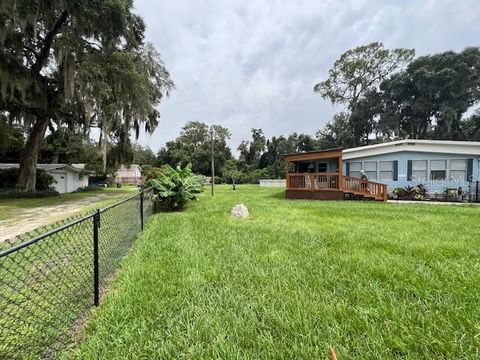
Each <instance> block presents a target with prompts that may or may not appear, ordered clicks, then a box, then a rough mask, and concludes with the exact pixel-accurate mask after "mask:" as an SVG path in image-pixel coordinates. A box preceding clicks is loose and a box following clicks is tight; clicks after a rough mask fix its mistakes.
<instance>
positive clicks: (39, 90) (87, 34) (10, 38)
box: [0, 0, 158, 191]
mask: <svg viewBox="0 0 480 360" xmlns="http://www.w3.org/2000/svg"><path fill="white" fill-rule="evenodd" d="M132 7H133V2H132V0H110V1H109V2H108V3H107V4H106V3H104V2H98V1H94V0H86V1H82V2H78V1H74V0H61V1H47V2H45V1H43V2H37V1H34V0H25V1H22V2H18V1H9V2H5V3H3V4H2V6H1V8H0V39H1V40H0V42H1V45H2V46H1V47H0V82H1V84H0V88H1V90H2V91H1V94H0V112H2V113H3V114H5V115H7V116H8V117H9V118H10V119H11V121H13V120H15V121H17V122H19V123H22V124H23V125H25V126H27V127H30V131H29V135H28V139H27V141H26V144H25V149H24V151H23V153H22V156H21V159H20V173H19V183H18V185H19V189H20V190H22V191H31V190H34V189H35V172H36V163H37V158H38V154H39V151H40V148H41V145H42V142H43V139H44V136H45V132H46V129H47V127H48V125H49V124H50V123H52V122H56V123H57V124H59V123H63V122H69V121H71V122H72V121H73V122H76V123H78V124H82V125H84V126H86V127H88V126H89V125H90V124H89V122H90V120H91V119H90V117H89V116H88V113H89V111H88V106H89V102H88V101H85V99H86V98H88V95H89V93H88V85H85V84H84V83H83V81H79V80H81V78H79V76H78V75H79V69H82V66H83V65H84V61H88V60H89V59H90V57H91V54H96V55H97V56H98V57H99V58H100V59H101V60H99V61H97V65H98V66H100V67H102V66H103V65H104V64H105V63H104V60H105V59H106V55H107V54H108V53H106V52H104V51H105V49H109V50H110V49H117V50H118V51H123V52H127V53H130V52H135V51H136V50H137V49H139V47H140V46H141V45H142V42H143V32H144V24H143V21H142V19H141V18H140V17H138V16H137V15H134V14H133V13H132ZM105 19H108V21H106V20H105ZM139 66H140V67H141V66H142V65H139ZM119 70H120V73H122V71H123V69H121V68H120V69H119ZM150 70H151V69H148V68H147V67H145V70H144V71H143V73H144V74H148V72H149V71H150ZM114 84H115V85H117V86H120V85H118V84H117V83H116V82H115V83H114ZM145 84H146V83H145ZM151 85H152V86H154V85H155V84H154V83H153V82H152V83H151ZM144 86H150V85H144ZM135 90H137V89H135ZM132 91H133V90H132ZM144 94H145V92H141V93H139V95H138V96H142V95H144ZM157 95H158V94H157ZM151 97H153V98H155V92H154V91H150V92H149V96H147V97H145V98H144V99H143V101H152V98H151ZM156 98H157V99H158V96H157V97H156ZM138 101H140V100H138ZM153 103H154V102H153ZM122 105H123V104H122ZM123 108H124V109H126V110H128V109H129V106H128V104H127V106H124V107H123ZM142 115H144V113H142ZM154 115H155V114H154V113H151V114H150V116H154ZM125 119H126V120H128V122H130V121H133V122H134V121H135V116H131V114H130V113H128V112H127V113H126V114H125ZM125 123H127V121H125Z"/></svg>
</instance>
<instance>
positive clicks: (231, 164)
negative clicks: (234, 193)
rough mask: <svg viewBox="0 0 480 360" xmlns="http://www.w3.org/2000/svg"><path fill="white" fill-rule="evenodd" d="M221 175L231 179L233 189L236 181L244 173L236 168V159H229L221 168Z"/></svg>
mask: <svg viewBox="0 0 480 360" xmlns="http://www.w3.org/2000/svg"><path fill="white" fill-rule="evenodd" d="M223 176H224V177H226V178H228V179H230V180H231V181H232V189H233V190H235V185H236V183H237V182H238V181H239V180H241V179H242V177H243V176H244V174H243V173H242V172H241V171H240V170H238V167H237V161H236V160H235V159H229V160H228V161H227V163H226V164H225V167H224V169H223Z"/></svg>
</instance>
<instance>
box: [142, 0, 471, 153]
mask: <svg viewBox="0 0 480 360" xmlns="http://www.w3.org/2000/svg"><path fill="white" fill-rule="evenodd" d="M135 8H136V11H137V13H139V14H140V15H141V16H142V17H143V18H144V20H145V22H146V25H147V31H146V39H147V41H149V42H151V43H153V44H154V45H155V47H156V48H157V50H158V51H159V52H160V53H161V55H162V59H163V60H164V61H165V63H166V66H167V68H168V70H169V71H170V73H171V75H172V77H173V80H174V81H175V84H176V90H175V91H173V93H172V94H171V96H170V98H168V99H166V100H165V101H164V102H163V103H162V104H161V105H160V109H159V110H160V112H161V114H162V117H161V120H160V125H159V127H158V128H157V130H156V131H155V133H154V134H153V135H152V136H142V137H141V139H140V143H141V144H143V145H149V146H150V147H151V148H152V149H153V150H154V151H156V150H158V149H159V148H160V147H161V146H163V145H164V143H165V142H166V141H169V140H172V139H174V138H175V137H177V136H178V134H179V131H180V128H181V127H182V126H183V125H184V124H185V123H186V122H187V121H191V120H198V121H203V122H205V123H207V124H212V123H215V124H221V125H222V126H225V127H228V128H229V129H230V130H231V132H232V138H231V140H230V145H231V146H232V148H233V149H236V147H237V146H238V144H239V143H240V141H241V140H243V139H249V138H250V129H251V128H262V129H263V131H264V133H265V135H266V136H267V137H271V136H273V135H280V134H289V133H291V132H294V131H295V132H298V133H308V134H315V132H316V131H317V130H318V129H319V128H320V127H322V126H323V125H325V123H326V122H327V121H329V120H330V119H331V117H332V115H333V113H334V112H336V111H338V110H339V109H338V108H334V107H333V106H332V105H331V104H330V103H329V102H327V101H325V100H323V99H322V98H321V97H320V96H319V95H318V94H314V93H313V85H314V84H315V83H316V82H318V81H319V80H322V79H324V78H325V76H326V74H327V72H328V70H329V69H330V67H331V66H332V65H333V63H334V61H335V60H336V59H337V58H338V57H339V56H340V55H341V54H342V53H343V52H345V51H346V50H348V49H350V48H352V47H355V46H358V45H364V44H368V43H370V42H373V41H381V42H383V43H384V45H385V46H386V47H387V48H395V47H403V48H414V49H415V50H416V53H417V55H424V54H429V53H435V52H441V51H445V50H450V49H452V50H455V51H459V50H462V49H463V48H465V47H466V46H478V45H479V43H478V42H479V39H480V38H479V34H480V31H479V30H480V21H479V19H480V0H471V1H468V0H456V1H452V0H430V1H428V0H417V1H413V0H402V1H399V0H391V1H388V0H384V1H381V0H377V1H374V0H350V1H346V0H335V1H326V0H311V1H309V0H305V1H302V0H299V1H292V0H290V1H287V0H285V1H280V0H278V1H274V0H238V1H233V0H232V1H229V0H197V1H194V0H190V1H187V0H163V1H157V0H135Z"/></svg>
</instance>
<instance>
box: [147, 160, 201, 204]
mask: <svg viewBox="0 0 480 360" xmlns="http://www.w3.org/2000/svg"><path fill="white" fill-rule="evenodd" d="M157 169H158V168H157ZM151 170H153V169H151ZM154 174H155V178H150V179H149V180H148V184H149V185H150V186H152V187H153V189H154V193H155V194H154V196H153V201H154V205H155V211H177V210H181V209H183V207H184V205H185V203H186V202H187V201H188V200H193V199H196V194H198V193H200V192H202V191H203V183H204V178H203V177H202V176H198V175H194V174H192V165H191V164H188V165H187V166H186V167H185V168H183V169H182V168H181V167H180V166H177V168H176V169H174V168H172V167H171V166H170V165H165V166H164V167H162V168H161V169H160V171H157V170H155V171H154ZM149 176H151V175H149Z"/></svg>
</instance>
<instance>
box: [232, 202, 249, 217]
mask: <svg viewBox="0 0 480 360" xmlns="http://www.w3.org/2000/svg"><path fill="white" fill-rule="evenodd" d="M249 215H250V214H249V213H248V209H247V207H246V206H245V205H243V204H237V205H235V206H234V207H233V208H232V210H231V211H230V216H231V217H233V218H237V219H246V218H248V216H249Z"/></svg>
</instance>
